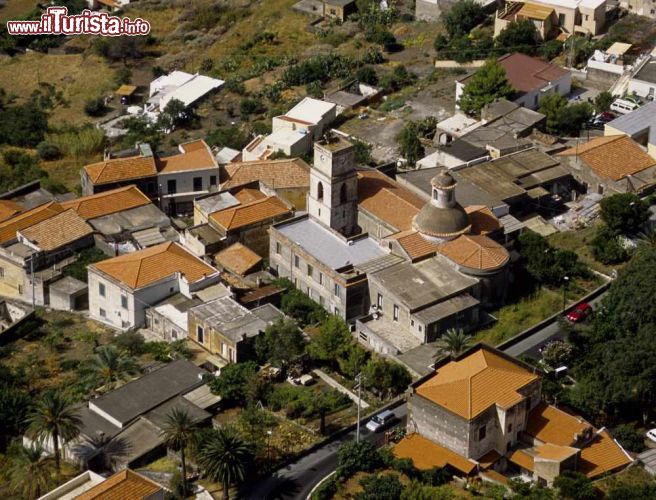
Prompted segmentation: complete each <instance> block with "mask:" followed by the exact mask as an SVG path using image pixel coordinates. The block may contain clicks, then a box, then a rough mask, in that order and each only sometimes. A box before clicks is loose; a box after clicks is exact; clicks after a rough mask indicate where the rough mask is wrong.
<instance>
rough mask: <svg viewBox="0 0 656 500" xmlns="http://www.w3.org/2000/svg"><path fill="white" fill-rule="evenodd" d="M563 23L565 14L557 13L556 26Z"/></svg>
mask: <svg viewBox="0 0 656 500" xmlns="http://www.w3.org/2000/svg"><path fill="white" fill-rule="evenodd" d="M564 24H565V14H558V26H563V25H564Z"/></svg>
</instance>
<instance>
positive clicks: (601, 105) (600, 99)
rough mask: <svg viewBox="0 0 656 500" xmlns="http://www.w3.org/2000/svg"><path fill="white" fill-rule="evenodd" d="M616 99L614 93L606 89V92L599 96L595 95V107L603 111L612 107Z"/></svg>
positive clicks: (597, 110)
mask: <svg viewBox="0 0 656 500" xmlns="http://www.w3.org/2000/svg"><path fill="white" fill-rule="evenodd" d="M614 100H615V97H614V96H613V94H611V93H610V92H608V91H607V90H605V91H604V92H600V93H599V94H598V95H597V97H595V101H594V107H595V111H596V112H597V113H601V112H603V111H608V110H609V109H610V105H611V104H613V101H614Z"/></svg>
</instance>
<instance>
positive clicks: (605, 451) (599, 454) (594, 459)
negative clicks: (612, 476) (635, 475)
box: [578, 430, 633, 478]
mask: <svg viewBox="0 0 656 500" xmlns="http://www.w3.org/2000/svg"><path fill="white" fill-rule="evenodd" d="M631 462H633V460H632V459H631V458H630V457H629V456H628V455H627V454H626V452H625V451H624V449H623V448H622V447H621V446H620V445H619V444H618V443H617V442H616V441H615V440H614V439H613V437H612V436H611V435H610V434H609V433H608V431H606V430H601V431H599V432H598V433H597V435H596V436H595V438H594V439H593V440H592V441H591V442H590V443H588V444H587V445H586V446H585V447H584V448H583V449H582V450H581V456H580V458H579V466H578V468H579V472H581V473H583V474H585V475H586V476H588V477H591V478H594V477H597V476H599V475H601V474H604V473H606V472H611V471H614V470H617V469H619V468H621V467H625V466H627V465H629V464H630V463H631Z"/></svg>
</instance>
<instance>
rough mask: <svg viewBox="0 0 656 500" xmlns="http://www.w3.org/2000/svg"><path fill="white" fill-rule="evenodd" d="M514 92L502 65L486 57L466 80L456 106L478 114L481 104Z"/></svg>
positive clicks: (469, 113)
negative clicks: (483, 62) (480, 65)
mask: <svg viewBox="0 0 656 500" xmlns="http://www.w3.org/2000/svg"><path fill="white" fill-rule="evenodd" d="M514 92H515V91H514V89H513V88H512V87H511V86H510V84H509V83H508V78H507V77H506V70H505V69H503V66H501V64H499V62H498V61H497V60H496V59H488V60H487V61H486V62H485V64H484V65H483V66H482V67H481V68H480V69H479V70H478V71H477V72H476V73H474V75H473V76H472V77H471V78H470V79H469V81H468V82H467V85H466V86H465V88H464V90H463V92H462V95H461V96H460V99H459V101H458V106H459V107H460V109H461V110H462V111H463V112H464V113H467V114H468V115H475V116H478V114H479V113H480V111H481V109H482V108H483V106H485V105H486V104H489V103H491V102H492V101H494V100H495V99H498V98H502V97H504V98H506V97H510V96H511V95H513V94H514Z"/></svg>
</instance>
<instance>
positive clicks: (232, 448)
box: [198, 428, 253, 500]
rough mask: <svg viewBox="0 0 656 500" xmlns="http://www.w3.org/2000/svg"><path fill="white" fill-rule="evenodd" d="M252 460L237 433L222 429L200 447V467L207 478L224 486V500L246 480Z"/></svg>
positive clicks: (209, 436) (213, 432) (214, 432)
mask: <svg viewBox="0 0 656 500" xmlns="http://www.w3.org/2000/svg"><path fill="white" fill-rule="evenodd" d="M252 458H253V457H252V454H251V451H250V449H249V447H248V446H247V444H246V443H245V442H244V441H243V440H242V439H241V438H240V437H239V435H238V434H237V433H236V432H234V431H233V430H231V429H228V428H220V429H216V430H214V431H212V432H211V433H210V434H209V435H208V436H207V437H206V439H205V440H204V441H203V443H202V444H201V445H200V449H199V452H198V465H200V467H201V468H202V469H203V474H204V475H205V476H206V477H208V478H210V479H211V480H213V481H216V482H219V483H221V484H222V485H223V498H224V500H229V491H228V488H229V487H230V485H231V484H235V483H237V482H241V481H243V480H244V478H245V476H246V470H247V469H248V466H249V464H250V463H251V462H252Z"/></svg>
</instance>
